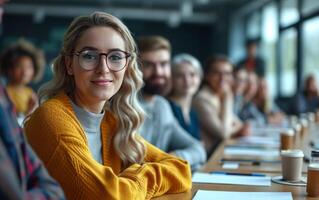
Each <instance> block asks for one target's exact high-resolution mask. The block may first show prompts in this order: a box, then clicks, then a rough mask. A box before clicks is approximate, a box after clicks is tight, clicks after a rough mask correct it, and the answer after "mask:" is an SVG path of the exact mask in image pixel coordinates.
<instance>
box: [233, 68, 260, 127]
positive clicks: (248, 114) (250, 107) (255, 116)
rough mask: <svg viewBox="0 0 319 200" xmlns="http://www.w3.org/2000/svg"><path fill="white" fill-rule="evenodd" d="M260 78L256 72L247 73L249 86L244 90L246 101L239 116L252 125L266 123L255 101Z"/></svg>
mask: <svg viewBox="0 0 319 200" xmlns="http://www.w3.org/2000/svg"><path fill="white" fill-rule="evenodd" d="M258 83H259V78H258V76H257V74H256V73H255V72H248V73H247V87H246V89H245V91H244V98H243V99H244V102H243V105H242V108H241V109H240V112H239V113H238V116H239V118H240V119H241V120H243V121H245V122H248V121H249V123H250V124H251V125H252V126H261V125H265V124H266V118H265V116H264V115H263V114H262V113H261V111H259V110H258V108H257V105H256V104H255V103H254V99H255V97H256V94H257V91H258Z"/></svg>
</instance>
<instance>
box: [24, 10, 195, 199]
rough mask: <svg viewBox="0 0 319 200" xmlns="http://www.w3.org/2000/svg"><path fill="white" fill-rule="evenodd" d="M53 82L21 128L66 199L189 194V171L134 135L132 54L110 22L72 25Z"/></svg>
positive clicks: (119, 26)
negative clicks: (23, 128) (186, 192)
mask: <svg viewBox="0 0 319 200" xmlns="http://www.w3.org/2000/svg"><path fill="white" fill-rule="evenodd" d="M53 69H54V78H53V79H52V80H51V81H50V82H48V83H47V84H46V85H44V86H43V87H42V88H40V91H39V97H40V102H41V105H40V106H39V107H38V108H37V109H36V110H35V111H34V112H33V113H32V114H31V116H30V117H29V119H27V120H26V122H25V131H26V135H27V137H28V141H29V142H30V144H31V145H32V147H33V148H34V150H35V151H36V152H37V153H38V155H39V156H40V158H41V159H42V160H43V162H44V164H45V165H46V167H47V168H48V171H49V172H50V174H51V175H52V176H53V177H55V178H56V179H57V180H58V181H59V183H60V184H61V186H62V188H63V189H64V192H65V193H66V196H67V198H68V199H76V200H81V199H101V198H104V199H151V198H153V197H156V196H160V195H163V194H165V193H179V192H185V191H188V190H190V188H191V184H192V183H191V170H190V166H189V164H188V163H187V162H186V161H184V160H182V159H179V158H177V157H175V156H172V155H169V154H167V153H165V152H163V151H161V150H160V149H158V148H156V147H154V146H153V145H151V144H149V143H148V142H146V141H145V140H143V138H142V137H140V136H139V135H138V132H137V130H138V129H139V127H140V125H141V123H142V122H143V118H144V112H143V110H142V108H141V106H140V104H139V101H138V99H137V95H138V93H139V90H140V88H141V87H142V84H143V82H142V73H141V71H140V70H139V66H138V64H137V48H136V45H135V42H134V39H133V37H132V35H131V33H130V31H129V30H128V29H127V27H126V26H125V25H124V24H123V23H122V22H121V21H120V20H119V19H118V18H116V17H114V16H112V15H110V14H107V13H103V12H94V13H93V14H91V15H88V16H80V17H77V18H76V19H74V20H73V22H72V23H71V25H70V26H69V28H68V29H67V31H66V33H65V37H64V40H63V46H62V49H61V52H60V54H59V55H58V56H57V58H56V59H55V62H54V65H53Z"/></svg>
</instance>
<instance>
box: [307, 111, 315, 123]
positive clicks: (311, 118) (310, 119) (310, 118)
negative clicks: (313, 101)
mask: <svg viewBox="0 0 319 200" xmlns="http://www.w3.org/2000/svg"><path fill="white" fill-rule="evenodd" d="M307 118H308V120H309V122H314V121H315V120H316V114H315V113H313V112H309V113H308V114H307Z"/></svg>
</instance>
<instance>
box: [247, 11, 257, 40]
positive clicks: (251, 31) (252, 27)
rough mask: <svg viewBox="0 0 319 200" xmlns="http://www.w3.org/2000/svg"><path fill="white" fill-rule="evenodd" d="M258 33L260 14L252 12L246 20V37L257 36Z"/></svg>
mask: <svg viewBox="0 0 319 200" xmlns="http://www.w3.org/2000/svg"><path fill="white" fill-rule="evenodd" d="M259 35H260V15H259V12H254V13H253V14H252V15H250V16H249V18H248V21H247V36H248V38H257V37H258V36H259Z"/></svg>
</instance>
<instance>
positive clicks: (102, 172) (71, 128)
mask: <svg viewBox="0 0 319 200" xmlns="http://www.w3.org/2000/svg"><path fill="white" fill-rule="evenodd" d="M68 112H71V111H69V110H65V109H63V108H61V109H59V108H55V109H47V108H46V107H45V106H44V107H42V106H40V107H39V108H38V109H37V110H36V111H35V112H34V113H33V114H32V116H31V117H30V119H29V120H28V121H27V122H26V124H25V132H26V135H27V138H28V141H29V142H30V144H31V145H32V147H33V148H34V150H35V151H36V152H37V154H38V155H39V157H40V158H41V159H42V160H43V162H44V164H45V165H46V167H47V168H48V171H49V172H50V174H51V175H52V176H53V177H54V178H55V179H56V180H57V181H58V182H59V183H60V184H61V186H62V188H63V190H64V192H65V194H66V196H67V198H68V199H77V200H81V199H150V198H152V197H154V196H160V195H162V194H164V193H178V192H184V191H187V190H189V189H190V188H191V172H190V167H189V165H188V164H187V163H186V162H185V161H183V160H181V159H178V158H175V157H173V156H171V155H168V154H166V153H164V152H162V151H160V150H159V149H157V148H155V147H153V146H152V145H150V144H148V143H147V142H145V144H146V146H147V155H146V159H145V163H144V164H142V165H139V164H133V165H131V166H130V167H128V168H126V169H125V170H123V171H122V172H121V173H120V174H115V173H114V171H113V170H112V168H111V167H108V166H104V165H101V164H100V163H98V162H96V161H95V160H94V159H93V157H92V156H91V154H90V152H89V149H88V146H87V144H86V139H85V138H83V137H85V136H84V135H83V134H81V131H83V130H81V127H80V126H77V125H76V123H75V122H74V121H75V119H74V116H73V115H70V114H69V113H68ZM111 162H112V160H111Z"/></svg>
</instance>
